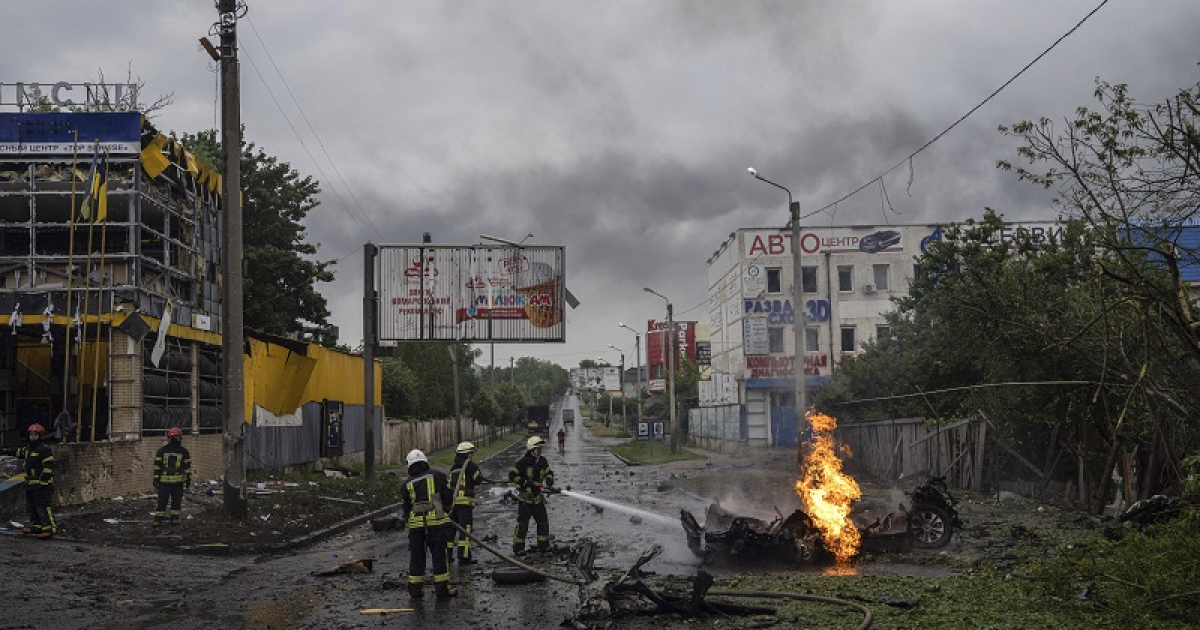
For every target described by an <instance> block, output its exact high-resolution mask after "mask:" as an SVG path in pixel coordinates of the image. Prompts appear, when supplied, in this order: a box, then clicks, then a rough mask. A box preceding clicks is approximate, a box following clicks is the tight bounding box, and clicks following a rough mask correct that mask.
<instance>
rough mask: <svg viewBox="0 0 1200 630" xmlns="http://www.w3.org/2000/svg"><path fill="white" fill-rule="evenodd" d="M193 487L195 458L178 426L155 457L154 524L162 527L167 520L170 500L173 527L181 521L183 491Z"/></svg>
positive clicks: (170, 431)
mask: <svg viewBox="0 0 1200 630" xmlns="http://www.w3.org/2000/svg"><path fill="white" fill-rule="evenodd" d="M191 487H192V456H191V454H190V453H188V450H187V449H186V448H184V447H183V431H181V430H180V429H179V427H171V429H170V430H169V431H167V443H166V444H164V445H163V446H162V447H161V448H159V449H158V452H157V453H155V454H154V489H155V490H156V491H158V508H157V509H155V510H154V524H155V525H161V524H162V523H163V521H164V520H166V518H167V502H168V501H170V503H171V524H173V525H174V524H176V523H178V522H179V510H180V508H181V507H182V504H183V491H184V490H187V489H188V488H191Z"/></svg>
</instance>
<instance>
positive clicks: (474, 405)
mask: <svg viewBox="0 0 1200 630" xmlns="http://www.w3.org/2000/svg"><path fill="white" fill-rule="evenodd" d="M503 413H504V410H503V409H501V407H500V403H499V402H498V401H497V400H496V398H495V397H494V396H492V394H491V392H489V391H488V390H486V389H480V390H479V391H477V392H475V396H474V397H473V398H472V399H471V417H472V418H474V419H475V421H476V422H478V423H480V424H486V425H491V426H495V425H498V424H500V419H501V418H502V417H503Z"/></svg>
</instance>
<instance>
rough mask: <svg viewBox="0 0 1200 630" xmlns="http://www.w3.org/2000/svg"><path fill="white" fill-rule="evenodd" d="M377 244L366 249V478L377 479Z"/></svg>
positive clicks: (364, 425)
mask: <svg viewBox="0 0 1200 630" xmlns="http://www.w3.org/2000/svg"><path fill="white" fill-rule="evenodd" d="M378 254H379V248H377V247H376V246H375V244H374V243H366V244H365V245H363V476H364V477H366V478H367V479H373V478H374V477H375V344H376V342H377V341H378V335H377V334H376V332H377V331H376V327H375V308H376V307H377V306H378V305H377V304H376V302H377V300H378V299H379V296H378V295H376V293H375V257H376V256H377V255H378Z"/></svg>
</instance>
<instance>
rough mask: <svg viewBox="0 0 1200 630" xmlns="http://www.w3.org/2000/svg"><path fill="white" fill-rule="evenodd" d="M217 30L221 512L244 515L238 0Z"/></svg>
mask: <svg viewBox="0 0 1200 630" xmlns="http://www.w3.org/2000/svg"><path fill="white" fill-rule="evenodd" d="M217 13H218V14H220V21H219V22H218V27H219V29H220V33H221V48H220V57H221V152H222V157H223V160H224V163H225V174H224V178H223V180H222V183H223V185H222V187H221V202H222V204H223V205H224V210H225V215H224V217H222V221H221V271H222V274H223V277H222V282H221V364H222V365H221V373H222V375H223V378H222V380H221V383H222V388H221V393H222V397H221V405H222V407H223V408H224V410H225V424H224V429H225V431H224V432H225V441H224V445H223V446H224V451H225V453H224V454H225V483H224V487H223V490H224V492H223V497H224V502H225V512H226V513H227V514H229V516H232V517H233V518H236V519H239V520H245V519H246V514H247V506H246V454H245V448H246V442H245V435H246V422H245V417H244V416H245V410H244V409H245V395H244V383H243V379H244V376H245V375H244V374H243V366H242V352H243V351H242V346H243V343H244V340H243V338H242V326H243V319H242V272H243V270H242V166H241V157H242V116H241V92H240V87H239V78H238V57H237V21H238V18H239V17H241V16H243V15H245V14H246V5H245V3H242V2H240V1H239V0H218V2H217Z"/></svg>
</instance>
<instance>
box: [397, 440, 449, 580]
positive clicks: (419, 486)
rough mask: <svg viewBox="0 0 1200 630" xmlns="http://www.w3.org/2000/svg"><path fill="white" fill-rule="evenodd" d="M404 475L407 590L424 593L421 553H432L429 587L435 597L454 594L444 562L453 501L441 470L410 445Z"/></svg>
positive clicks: (422, 554)
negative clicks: (406, 472) (406, 471)
mask: <svg viewBox="0 0 1200 630" xmlns="http://www.w3.org/2000/svg"><path fill="white" fill-rule="evenodd" d="M405 460H406V461H407V462H408V479H407V480H405V482H404V492H403V493H402V497H401V501H402V505H403V508H404V520H405V522H406V523H408V555H409V558H408V594H409V596H411V597H412V598H413V599H420V598H421V597H424V596H425V594H424V588H425V555H426V554H427V553H428V554H432V556H433V587H434V593H435V594H437V597H438V599H442V598H445V597H454V596H455V595H457V594H458V592H457V591H456V590H455V589H454V588H452V587H451V586H450V569H449V568H448V567H447V566H446V556H447V555H448V554H447V553H446V541H448V540H450V539H451V536H450V533H449V532H450V530H451V529H452V527H451V526H450V508H451V507H452V506H453V505H454V497H453V495H452V494H451V490H450V483H449V482H448V481H447V479H446V475H445V473H443V472H441V471H440V470H433V469H432V468H430V467H429V460H428V459H427V458H426V457H425V453H423V452H421V451H419V450H416V449H413V450H412V451H409V453H408V457H406V458H405Z"/></svg>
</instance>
